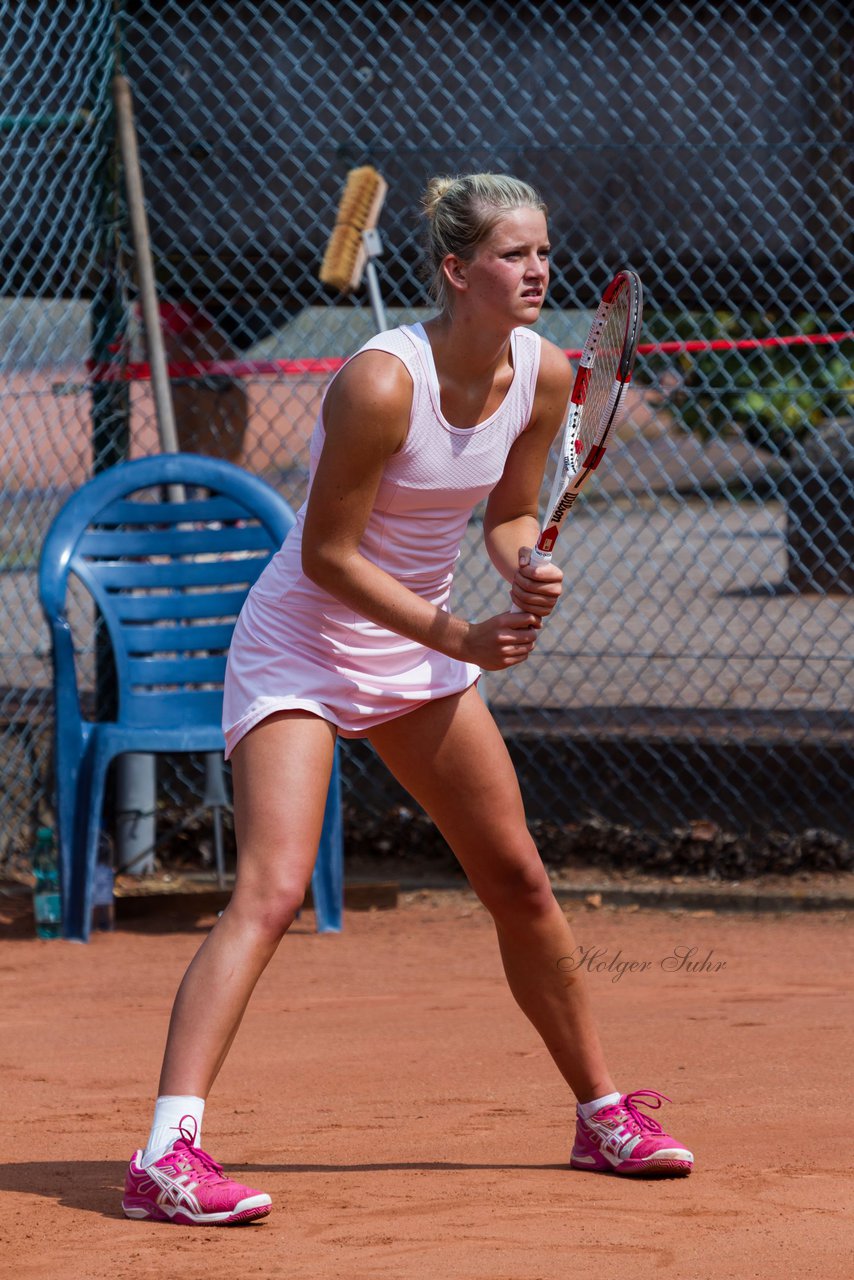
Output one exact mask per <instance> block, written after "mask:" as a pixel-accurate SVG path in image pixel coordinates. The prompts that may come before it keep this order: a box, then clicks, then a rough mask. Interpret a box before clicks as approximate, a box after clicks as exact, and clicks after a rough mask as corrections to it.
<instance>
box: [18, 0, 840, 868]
mask: <svg viewBox="0 0 854 1280" xmlns="http://www.w3.org/2000/svg"><path fill="white" fill-rule="evenodd" d="M0 21H2V57H3V67H4V72H5V76H4V80H5V84H6V93H5V95H4V106H3V111H4V113H5V114H3V115H2V117H0V150H2V163H0V184H2V198H0V225H2V236H0V276H2V284H0V397H2V406H3V423H4V431H5V439H4V448H3V451H2V464H0V465H2V503H3V521H2V526H0V539H2V541H0V591H2V616H3V630H2V647H1V648H0V663H1V664H2V671H0V776H2V780H3V785H4V788H5V791H6V804H5V806H4V818H3V823H2V834H1V835H0V841H1V842H2V843H0V860H2V859H4V858H5V859H11V858H14V857H15V856H16V855H17V854H19V853H22V852H26V850H27V849H28V847H29V843H30V840H31V837H32V825H33V823H34V822H35V821H36V820H37V816H38V813H39V810H40V807H42V806H43V805H44V804H45V803H46V801H48V800H49V795H50V745H49V744H50V728H51V696H50V690H49V682H50V670H49V654H48V652H47V636H46V632H45V629H44V628H43V626H42V623H41V616H40V611H39V607H38V603H37V595H36V565H37V557H38V552H39V547H40V543H41V540H42V537H43V535H44V533H45V530H46V528H47V526H48V524H49V522H50V519H51V517H52V516H53V514H54V513H55V512H56V510H57V509H58V508H59V506H60V505H61V504H62V502H63V501H64V500H65V499H66V498H67V497H68V495H69V494H70V493H71V492H72V490H73V489H74V487H75V486H77V485H79V484H80V483H81V482H82V481H83V480H84V479H85V478H86V477H87V476H88V475H90V474H91V473H92V471H93V470H98V469H101V468H103V467H105V466H108V465H110V464H112V463H114V462H115V461H117V460H119V459H121V458H123V457H126V456H139V455H141V454H145V453H148V452H151V451H153V450H156V449H157V447H158V443H157V431H156V424H155V418H154V409H153V401H152V398H151V392H150V385H149V383H148V381H147V380H146V379H145V378H144V377H141V378H138V379H133V378H131V379H128V380H122V379H119V380H115V379H114V380H104V381H99V380H93V376H92V368H93V365H94V366H97V367H98V368H99V369H102V370H103V369H104V368H112V369H113V371H115V370H119V371H125V372H126V371H127V370H128V369H132V368H133V366H134V363H135V362H138V361H142V360H144V358H145V351H144V344H143V340H142V331H141V321H140V315H139V300H138V294H137V286H136V264H135V261H134V253H133V246H132V243H131V238H130V235H129V231H128V219H127V211H126V207H125V201H124V195H123V192H124V188H123V185H122V182H121V174H120V169H119V162H118V159H117V153H116V145H115V124H114V117H113V109H112V99H111V80H112V77H113V74H114V73H115V71H116V70H117V69H122V70H123V71H124V72H125V73H126V75H127V76H128V78H129V80H130V82H131V84H132V86H133V91H134V96H135V106H136V115H137V128H138V132H139V145H140V151H141V158H142V166H143V171H144V181H145V186H146V198H147V204H148V213H149V219H150V223H151V231H152V240H153V247H154V255H155V261H156V271H157V281H158V292H159V295H160V300H161V310H162V320H163V332H164V337H165V342H166V347H167V356H168V357H169V359H170V361H171V362H173V363H176V364H181V363H187V362H199V361H201V362H207V361H211V362H215V363H219V364H220V366H221V365H222V362H224V361H225V362H228V361H235V360H238V361H240V370H241V376H239V377H236V376H233V375H228V376H223V375H222V374H221V373H220V374H216V375H215V376H214V375H207V376H196V377H183V376H182V377H176V378H175V379H174V381H173V392H174V396H175V404H176V416H177V419H178V430H179V436H180V440H181V443H182V444H183V446H184V447H188V448H193V449H198V450H202V451H205V452H212V453H216V454H219V455H220V456H224V457H228V458H232V459H235V460H239V461H240V462H241V463H242V464H243V465H245V466H247V467H249V468H250V469H252V470H253V471H256V472H258V473H260V474H262V475H264V476H265V477H266V478H267V479H268V480H270V481H271V482H272V483H273V484H275V485H276V486H277V487H278V488H279V489H280V490H281V491H282V492H284V494H285V495H286V496H287V497H288V498H289V500H290V501H291V502H292V503H293V504H294V505H299V503H300V502H301V501H302V497H303V494H304V490H305V481H306V476H307V466H308V439H309V435H310V432H311V429H312V426H313V423H314V419H315V416H316V412H317V407H318V401H319V396H320V393H321V390H322V387H323V384H324V381H325V375H324V374H322V373H318V372H312V371H311V369H312V368H313V367H314V366H312V364H311V362H312V361H317V360H319V359H326V358H335V357H341V356H346V355H348V354H349V353H351V352H352V351H354V350H355V349H357V348H358V347H359V346H360V345H361V343H363V342H364V341H365V340H366V339H367V338H368V337H369V336H370V335H371V333H372V332H373V322H372V314H371V310H370V308H369V306H368V304H367V297H366V296H364V295H363V294H361V293H360V294H357V295H356V296H355V297H353V298H350V299H340V298H338V297H336V296H335V295H333V294H332V293H331V292H329V291H328V290H326V289H325V288H324V287H323V286H321V285H320V283H319V282H318V278H317V275H318V268H319V264H320V260H321V258H322V256H323V251H324V248H325V245H326V242H327V239H328V236H329V234H330V231H331V229H332V226H333V224H334V221H335V213H336V208H337V203H338V200H339V198H340V194H341V190H342V187H343V183H344V180H345V178H346V174H347V172H348V170H349V169H350V168H352V167H355V166H356V165H359V164H363V163H370V164H373V165H375V166H376V167H377V168H378V169H379V171H380V172H381V173H382V174H383V176H384V177H385V179H386V180H387V182H388V184H389V195H388V199H387V201H386V205H385V208H384V210H383V214H382V219H381V224H380V229H381V233H382V238H383V243H384V254H383V256H382V258H381V259H380V260H379V270H380V280H381V290H382V293H383V296H384V301H385V305H386V308H387V311H388V317H389V324H397V323H400V322H411V321H412V320H413V319H417V318H423V317H426V316H427V315H428V314H429V310H428V309H427V300H426V294H425V289H424V286H423V283H422V281H421V279H420V275H419V261H420V240H421V230H420V227H419V217H418V209H419V198H420V194H421V191H422V190H423V188H424V185H425V183H426V181H427V179H428V178H429V177H430V176H431V175H432V174H434V173H437V172H445V173H455V172H462V171H469V170H473V169H494V170H501V171H509V172H512V173H515V174H517V175H518V176H520V177H522V178H524V179H526V180H528V181H531V182H532V183H533V184H534V185H535V186H537V187H538V188H539V189H540V190H541V192H542V193H543V195H544V197H545V199H546V201H547V203H548V206H549V210H550V219H551V232H552V239H553V242H554V246H555V247H554V260H553V283H552V287H551V290H550V299H549V305H548V308H547V309H546V311H545V312H544V313H543V316H542V318H541V321H540V325H539V327H540V328H541V330H542V332H543V333H544V334H545V335H547V336H548V337H550V338H552V339H553V340H554V341H555V342H557V343H559V344H560V345H562V346H563V347H565V348H570V349H571V348H575V347H578V346H579V345H580V343H581V341H582V338H583V334H584V330H585V322H586V318H587V316H588V313H589V309H590V308H591V307H592V306H593V305H594V304H595V300H596V297H597V295H598V294H599V292H601V289H602V287H603V285H604V284H605V283H606V282H607V280H608V279H609V278H610V276H611V275H612V274H613V271H614V270H615V269H616V268H617V267H619V266H624V265H626V266H629V265H630V266H632V267H634V268H635V269H636V270H637V271H638V272H639V273H640V275H641V277H642V279H643V281H644V285H645V290H646V300H647V311H646V330H647V331H646V333H645V335H644V339H645V341H647V342H650V343H666V342H668V341H671V342H672V341H673V340H678V339H681V340H697V339H708V340H709V341H712V340H720V339H725V340H731V342H732V343H736V342H738V341H739V340H742V339H745V338H746V339H754V338H764V337H770V338H778V337H781V336H785V335H808V334H813V335H818V336H823V335H827V334H840V333H845V332H847V331H848V330H849V329H850V326H851V324H852V307H851V292H852V280H854V272H853V271H852V244H853V243H854V242H853V241H852V227H851V217H850V210H851V207H852V176H854V166H852V124H851V121H852V110H851V109H852V105H854V102H852V98H854V94H852V74H851V72H852V65H851V48H852V36H854V19H852V16H851V12H850V9H849V7H848V6H847V5H845V4H843V3H836V2H834V0H807V2H806V3H795V2H794V0H791V2H789V0H768V2H767V3H761V4H760V3H748V4H744V5H738V6H736V5H729V4H711V3H698V4H693V5H685V4H678V3H667V2H661V3H650V2H647V0H628V2H627V3H623V4H620V5H612V4H606V3H604V2H602V3H597V2H594V3H589V4H588V3H585V4H580V3H579V4H556V3H551V2H547V0H525V2H524V3H519V4H517V3H514V4H510V3H489V4H487V3H432V2H430V3H418V4H408V3H394V4H379V3H372V2H369V3H364V4H354V3H331V0H317V2H315V3H310V4H309V3H296V2H289V0H276V2H273V0H267V2H264V0H257V2H255V3H240V2H239V0H238V2H237V3H229V4H224V3H213V2H212V3H201V2H199V0H188V2H186V3H179V2H178V0H141V2H139V3H137V2H136V0H125V2H124V3H119V2H117V3H111V2H107V0H51V3H47V0H15V2H12V0H2V2H0ZM276 362H280V363H278V364H277V363H276ZM301 362H302V363H301ZM306 362H308V363H306ZM271 370H272V372H271ZM633 395H634V399H633V402H632V405H631V412H630V414H629V417H628V420H627V422H626V424H625V426H624V427H623V429H622V431H621V436H620V439H619V441H618V442H617V447H615V448H614V449H613V450H612V451H609V462H610V465H609V466H608V467H607V468H603V470H602V472H601V473H600V474H601V479H598V477H597V479H598V483H594V484H592V485H591V486H589V491H586V492H585V495H584V497H583V499H582V500H581V502H579V504H578V505H577V507H576V510H575V512H574V513H573V517H572V520H571V523H570V525H569V526H568V528H567V532H566V534H565V536H564V539H563V540H562V547H561V552H562V555H563V558H564V562H565V568H566V572H567V578H568V586H569V591H568V594H567V597H566V598H565V601H564V603H563V605H562V607H561V611H560V613H559V614H558V615H557V616H556V617H555V618H554V619H553V620H552V621H551V622H550V624H549V627H548V628H547V629H546V631H545V633H544V636H543V639H542V641H541V643H540V644H539V646H538V650H537V653H536V656H535V657H534V658H533V659H532V660H531V661H530V662H529V663H527V664H524V665H523V666H522V667H520V668H515V669H513V670H512V671H511V672H508V673H506V674H503V675H490V676H489V677H488V678H487V679H486V680H485V687H486V692H487V696H488V698H489V700H490V703H491V706H492V707H493V709H494V712H495V714H496V717H497V719H498V721H499V723H500V724H501V726H502V730H503V731H504V733H505V734H506V737H507V740H508V742H509V744H510V747H511V750H512V752H513V753H514V756H515V758H516V760H517V763H518V764H519V768H520V774H521V776H522V780H523V785H524V788H525V791H526V798H527V801H528V805H529V811H530V812H531V814H532V816H533V817H535V818H538V819H542V820H549V821H552V822H556V823H560V822H564V821H566V820H568V819H574V820H578V819H579V817H583V816H585V815H588V816H594V815H597V814H598V815H600V816H601V817H603V818H605V819H607V820H608V821H609V822H611V823H624V824H628V825H631V826H634V827H635V828H645V829H647V830H669V829H672V828H674V827H684V826H686V824H688V825H690V824H691V823H697V822H701V821H706V822H712V823H715V824H719V825H720V826H722V827H724V828H726V829H727V830H731V831H735V832H746V831H754V832H756V831H758V832H760V833H761V832H769V831H771V830H773V829H775V828H776V829H783V830H788V831H799V830H803V829H805V828H811V827H822V828H826V829H828V830H830V831H832V832H834V831H835V832H837V833H839V834H843V835H844V834H846V833H847V832H848V831H849V827H850V805H851V794H852V792H851V786H852V770H851V759H852V727H851V726H852V720H851V711H852V703H854V683H852V679H851V663H852V655H854V646H853V645H852V633H853V632H854V627H852V619H854V603H852V599H851V596H852V592H854V546H852V542H854V536H853V535H852V515H851V511H852V504H851V496H852V492H851V491H852V484H854V480H852V476H854V427H852V421H854V407H852V400H854V343H852V342H851V341H850V340H848V341H845V340H842V339H838V338H837V339H835V340H834V341H832V342H830V343H827V344H821V345H818V344H815V345H811V344H803V345H801V344H795V345H791V346H774V345H772V346H765V347H747V348H740V347H737V346H735V345H733V346H730V347H727V348H725V349H723V350H713V349H711V348H710V349H708V350H705V351H702V352H700V353H693V354H687V353H682V354H679V353H676V354H672V353H668V352H666V351H664V352H663V351H660V350H658V351H652V352H649V353H647V354H645V355H643V356H642V357H641V358H640V360H639V366H638V370H637V374H636V380H635V390H634V393H633ZM611 453H613V461H611ZM479 544H480V530H479V528H478V524H477V520H476V519H475V521H474V522H473V523H472V526H471V528H470V537H469V539H468V542H467V545H466V546H465V547H464V550H463V557H462V560H461V563H460V569H459V575H458V581H457V586H456V597H455V607H456V608H457V609H458V610H459V611H461V612H463V613H465V614H466V615H468V616H473V617H474V616H485V615H486V613H487V611H489V610H494V611H498V610H500V609H502V608H503V607H504V606H505V600H506V593H505V588H504V586H503V584H501V583H500V582H498V581H497V580H496V579H495V577H494V576H493V575H492V572H491V570H490V569H489V568H488V567H486V565H485V556H484V555H483V553H482V550H481V549H480V546H479ZM345 753H346V754H345V775H346V776H345V782H346V787H347V791H348V798H349V801H350V806H351V809H352V808H356V809H358V810H361V811H362V812H364V813H366V814H371V815H373V816H374V817H376V815H378V814H381V813H383V812H385V811H386V809H388V807H389V806H391V805H394V804H395V803H397V802H399V799H400V797H399V796H398V795H397V793H396V792H395V789H394V787H393V786H392V785H391V784H390V783H389V782H388V781H387V780H386V779H385V777H384V775H383V774H382V772H381V770H380V769H379V768H378V767H377V766H375V763H374V761H373V759H372V756H371V754H370V752H369V750H368V749H367V748H365V747H364V746H361V745H358V744H356V745H352V746H350V745H348V746H346V747H345ZM166 782H167V786H166V794H167V797H168V796H169V795H171V800H170V799H168V798H167V799H166V801H164V808H163V811H162V812H161V814H160V819H161V821H160V824H159V831H160V835H161V839H162V840H164V841H165V840H169V839H174V838H177V837H176V833H177V832H178V831H179V830H180V829H181V828H186V827H187V825H188V822H189V821H190V818H189V817H188V815H190V814H192V815H194V814H195V813H196V812H197V810H198V809H199V806H200V804H201V798H200V797H201V792H202V789H203V780H202V774H201V772H200V770H199V769H197V768H195V766H194V764H193V762H192V761H190V762H189V763H180V764H179V763H176V764H175V765H174V767H173V768H172V769H171V771H170V774H169V777H168V779H166ZM202 839H204V835H202ZM193 840H194V841H195V840H196V836H195V835H194V836H193Z"/></svg>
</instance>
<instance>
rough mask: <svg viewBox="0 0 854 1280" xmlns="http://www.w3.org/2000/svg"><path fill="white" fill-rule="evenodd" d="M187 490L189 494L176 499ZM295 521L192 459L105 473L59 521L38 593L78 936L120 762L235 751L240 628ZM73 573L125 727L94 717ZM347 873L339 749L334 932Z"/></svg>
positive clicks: (331, 863)
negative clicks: (232, 652)
mask: <svg viewBox="0 0 854 1280" xmlns="http://www.w3.org/2000/svg"><path fill="white" fill-rule="evenodd" d="M166 486H171V488H170V489H169V490H168V493H167V492H166V491H164V490H165V487H166ZM175 486H182V488H175ZM176 496H177V497H178V498H180V499H181V500H179V501H174V500H169V499H170V498H171V499H174V498H175V497H176ZM293 524H294V515H293V512H292V511H291V508H290V507H289V506H288V504H287V502H285V500H284V498H282V497H280V495H279V494H278V493H276V491H275V490H274V489H272V488H271V487H270V486H269V485H267V484H265V483H264V482H263V481H261V480H259V479H257V477H255V476H251V475H249V474H248V473H247V472H245V471H242V470H241V469H240V468H239V467H235V466H233V465H232V464H231V463H228V462H223V461H220V460H219V459H216V458H207V457H202V456H200V455H198V454H184V453H176V454H158V455H156V456H155V457H151V458H142V459H140V460H138V461H135V462H126V463H121V464H119V465H118V466H116V467H112V468H111V469H110V470H109V471H104V472H102V473H101V474H100V475H98V476H96V477H95V478H94V479H93V480H90V481H89V482H88V483H87V484H85V485H83V487H82V488H81V489H79V490H78V492H77V493H75V494H74V496H73V497H72V498H71V499H70V500H69V501H68V502H67V503H66V505H65V506H64V507H63V509H62V510H61V511H60V513H59V515H58V516H57V517H56V519H55V520H54V522H53V524H52V526H51V528H50V530H49V532H48V534H47V537H46V539H45V543H44V546H43V548H42V555H41V561H40V565H39V594H40V598H41V603H42V608H43V609H44V612H45V616H46V617H47V621H48V625H49V627H50V631H51V640H52V646H53V666H54V694H55V706H56V748H55V769H56V792H57V827H58V845H59V858H60V878H61V889H62V917H63V933H64V935H65V937H66V938H71V939H75V940H77V941H81V942H85V941H86V940H87V939H88V937H89V930H90V922H91V915H92V890H93V879H94V872H95V864H96V859H97V844H98V834H99V829H100V825H101V811H102V805H103V796H104V784H105V779H106V773H107V768H108V766H109V764H110V761H111V760H113V759H114V757H115V756H117V755H121V754H122V753H123V752H127V751H140V752H169V753H176V752H184V751H193V752H214V751H222V750H223V748H224V745H225V744H224V739H223V735H222V728H221V712H222V682H223V677H224V675H225V663H226V653H227V649H228V645H229V643H230V641H231V634H232V631H233V629H234V624H235V622H236V620H237V615H238V613H239V612H240V608H241V606H242V604H243V601H244V599H245V597H246V594H247V592H248V590H249V588H250V587H251V585H252V583H253V582H254V581H255V579H256V578H257V577H258V575H259V574H260V572H261V570H262V569H263V568H264V566H265V565H266V564H267V561H268V560H269V559H270V556H271V555H272V554H273V552H274V551H276V550H277V549H278V548H279V546H281V544H282V542H283V541H284V539H285V537H286V536H287V534H288V531H289V530H290V529H291V528H292V526H293ZM71 574H74V575H75V576H76V577H77V578H78V579H79V580H80V581H81V582H82V583H83V584H84V586H85V587H86V588H87V590H88V591H89V593H90V594H91V596H92V597H93V599H94V601H95V603H96V605H97V607H98V610H99V611H100V614H101V616H102V618H103V621H104V624H105V627H106V631H107V634H108V636H109V641H110V645H111V647H112V652H113V657H114V660H115V667H116V674H117V686H118V714H117V717H116V719H115V720H114V721H108V722H95V721H91V720H88V719H85V718H84V716H83V714H82V710H81V697H80V689H79V687H78V678H77V672H76V669H75V655H74V644H73V638H72V632H71V626H70V624H69V621H68V616H67V612H66V597H67V591H68V583H69V575H71ZM342 867H343V859H342V827H341V804H340V776H339V766H338V752H337V751H336V753H335V760H334V765H333V772H332V780H331V783H330V788H329V795H328V798H327V802H326V813H325V818H324V825H323V834H322V837H321V842H320V849H319V852H318V859H317V863H316V866H315V870H314V874H313V877H312V895H313V899H314V905H315V910H316V915H317V927H318V930H319V931H321V932H337V931H339V930H340V928H341V917H342V898H343V889H342V882H343V874H342Z"/></svg>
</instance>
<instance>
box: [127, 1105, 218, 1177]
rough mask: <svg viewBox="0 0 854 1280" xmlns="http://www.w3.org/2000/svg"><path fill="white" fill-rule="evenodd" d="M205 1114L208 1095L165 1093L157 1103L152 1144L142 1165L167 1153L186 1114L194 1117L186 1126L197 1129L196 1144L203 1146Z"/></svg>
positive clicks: (144, 1155) (177, 1134)
mask: <svg viewBox="0 0 854 1280" xmlns="http://www.w3.org/2000/svg"><path fill="white" fill-rule="evenodd" d="M204 1113H205V1100H204V1098H195V1097H193V1096H192V1095H184V1094H163V1095H162V1096H161V1097H159V1098H158V1099H157V1101H156V1102H155V1104H154V1121H153V1123H152V1125H151V1133H150V1134H149V1135H148V1143H147V1145H146V1148H145V1151H144V1152H143V1153H142V1166H143V1168H145V1166H146V1165H149V1164H152V1163H153V1162H154V1161H155V1160H159V1159H160V1157H161V1156H164V1155H165V1154H166V1152H167V1151H168V1150H169V1148H170V1147H171V1146H172V1144H173V1142H175V1141H176V1139H178V1138H179V1137H180V1136H181V1134H180V1127H179V1126H180V1124H181V1121H182V1120H183V1119H184V1117H185V1116H188V1117H190V1118H191V1119H192V1121H193V1124H189V1123H188V1124H185V1126H184V1128H185V1129H190V1130H193V1128H195V1133H194V1136H193V1145H194V1146H196V1147H198V1146H201V1141H202V1116H203V1115H204Z"/></svg>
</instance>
